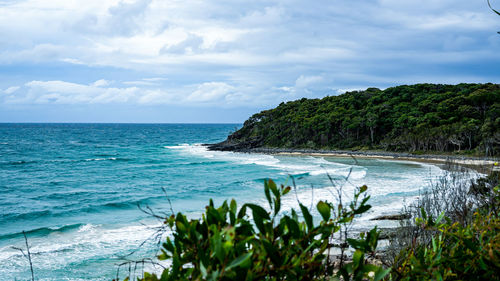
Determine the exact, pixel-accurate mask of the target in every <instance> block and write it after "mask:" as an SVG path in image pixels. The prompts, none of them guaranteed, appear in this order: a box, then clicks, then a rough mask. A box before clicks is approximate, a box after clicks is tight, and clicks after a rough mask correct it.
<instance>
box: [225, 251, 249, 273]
mask: <svg viewBox="0 0 500 281" xmlns="http://www.w3.org/2000/svg"><path fill="white" fill-rule="evenodd" d="M252 255H253V252H249V253H246V254H243V255H241V256H239V257H237V258H236V259H234V260H233V261H232V262H231V263H230V264H229V265H228V266H227V268H226V270H230V269H232V268H234V267H237V266H241V265H245V263H246V262H247V261H249V260H250V258H251V257H252Z"/></svg>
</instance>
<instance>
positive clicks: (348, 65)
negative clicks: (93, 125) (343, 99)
mask: <svg viewBox="0 0 500 281" xmlns="http://www.w3.org/2000/svg"><path fill="white" fill-rule="evenodd" d="M0 15H1V16H0V34H2V36H1V38H0V46H2V48H0V66H2V67H4V68H6V69H7V72H9V67H12V70H13V71H12V72H14V71H16V69H21V70H17V71H18V73H15V74H12V75H13V76H15V75H17V76H16V77H18V76H21V77H22V78H21V80H20V81H32V82H29V83H26V84H25V85H23V86H22V87H20V88H17V89H15V90H14V88H12V89H11V90H9V89H7V90H4V91H3V92H4V93H6V94H7V95H2V96H1V97H0V102H11V103H13V102H16V103H47V104H52V103H64V104H80V103H127V104H140V105H143V104H176V105H177V104H182V105H192V104H196V105H204V106H240V105H245V106H246V105H254V106H265V107H271V106H273V105H276V104H278V103H279V102H281V101H283V100H290V99H296V98H301V97H318V96H322V95H327V94H330V93H332V91H333V93H335V91H336V90H332V89H357V88H358V87H359V86H360V85H367V86H375V87H379V88H384V87H388V86H393V85H395V84H400V83H401V84H403V83H404V84H409V83H415V82H446V83H458V82H462V81H464V80H465V81H468V82H488V81H491V82H499V81H500V80H498V79H499V78H498V72H497V71H495V70H496V68H495V67H496V66H497V65H498V63H500V52H498V49H499V48H500V36H498V35H497V34H496V31H497V30H498V28H496V26H498V20H499V19H498V16H496V15H494V14H493V13H492V12H491V11H489V10H488V9H487V7H486V5H485V3H479V2H477V1H467V0H458V1H457V0H442V1H436V0H419V1H417V0H408V1H400V0H378V1H369V0H361V1H360V2H357V3H356V4H353V3H352V1H348V0H334V1H328V0H319V1H309V2H304V1H297V0H291V1H282V0H279V1H227V0H223V1H213V0H205V1H189V2H186V1H178V0H109V1H102V0H86V1H82V0H71V1H68V0H53V1H40V0H25V1H7V2H5V3H3V4H1V5H0ZM484 65H486V66H484ZM44 67H45V68H44ZM23 69H26V70H29V71H23ZM32 69H33V71H31V70H32ZM478 69H482V70H481V71H479V72H478V71H477V70H478ZM19 73H20V74H19ZM40 73H43V75H42V74H40ZM144 77H149V78H144ZM98 78H102V79H101V80H98ZM167 78H168V80H167ZM8 79H10V77H5V78H0V82H1V83H2V84H1V85H2V87H3V88H6V87H7V86H9V85H11V84H10V83H12V82H10V81H9V80H8ZM42 80H43V81H42ZM47 80H49V81H47ZM96 80H97V81H96ZM18 81H19V80H16V81H15V82H13V83H15V84H17V85H20V84H21V83H22V82H18ZM65 81H79V83H70V82H65ZM7 92H10V93H7Z"/></svg>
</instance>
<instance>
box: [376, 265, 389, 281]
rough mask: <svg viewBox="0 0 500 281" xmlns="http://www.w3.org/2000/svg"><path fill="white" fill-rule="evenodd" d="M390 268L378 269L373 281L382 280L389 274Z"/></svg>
mask: <svg viewBox="0 0 500 281" xmlns="http://www.w3.org/2000/svg"><path fill="white" fill-rule="evenodd" d="M391 270H392V268H390V267H389V268H387V269H383V268H379V269H378V270H377V271H375V276H374V277H373V281H380V280H382V279H383V278H384V277H385V276H386V275H387V274H389V272H391Z"/></svg>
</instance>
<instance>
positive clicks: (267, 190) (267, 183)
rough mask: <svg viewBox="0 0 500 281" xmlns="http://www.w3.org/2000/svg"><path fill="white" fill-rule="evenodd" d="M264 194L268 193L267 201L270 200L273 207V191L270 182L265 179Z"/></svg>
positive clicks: (270, 205) (270, 206)
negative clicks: (270, 188)
mask: <svg viewBox="0 0 500 281" xmlns="http://www.w3.org/2000/svg"><path fill="white" fill-rule="evenodd" d="M264 194H265V195H266V199H267V202H269V208H272V207H273V205H272V204H273V201H272V200H271V193H270V192H269V182H268V181H267V180H266V181H264Z"/></svg>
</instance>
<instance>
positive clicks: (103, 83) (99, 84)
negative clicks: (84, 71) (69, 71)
mask: <svg viewBox="0 0 500 281" xmlns="http://www.w3.org/2000/svg"><path fill="white" fill-rule="evenodd" d="M108 85H109V81H107V80H104V79H100V80H97V81H95V82H94V83H92V86H94V87H104V86H108Z"/></svg>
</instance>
